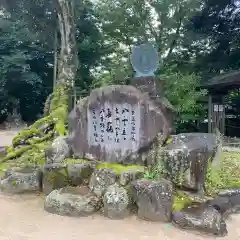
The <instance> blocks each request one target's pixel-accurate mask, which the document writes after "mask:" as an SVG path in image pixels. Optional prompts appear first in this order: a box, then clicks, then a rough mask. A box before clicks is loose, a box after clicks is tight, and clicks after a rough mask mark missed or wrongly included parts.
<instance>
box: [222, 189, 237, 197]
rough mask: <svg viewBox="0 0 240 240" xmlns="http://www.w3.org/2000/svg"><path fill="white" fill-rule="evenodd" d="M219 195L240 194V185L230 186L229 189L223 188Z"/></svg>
mask: <svg viewBox="0 0 240 240" xmlns="http://www.w3.org/2000/svg"><path fill="white" fill-rule="evenodd" d="M218 195H219V196H222V197H227V196H234V195H240V187H236V188H229V189H222V190H221V191H220V192H219V193H218Z"/></svg>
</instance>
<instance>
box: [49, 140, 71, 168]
mask: <svg viewBox="0 0 240 240" xmlns="http://www.w3.org/2000/svg"><path fill="white" fill-rule="evenodd" d="M70 155H71V148H70V146H69V144H68V137H66V136H64V137H63V136H59V137H57V138H56V139H54V140H53V142H52V144H51V146H49V147H48V148H46V149H45V161H46V163H47V164H51V163H61V162H63V161H64V159H66V158H68V157H70Z"/></svg>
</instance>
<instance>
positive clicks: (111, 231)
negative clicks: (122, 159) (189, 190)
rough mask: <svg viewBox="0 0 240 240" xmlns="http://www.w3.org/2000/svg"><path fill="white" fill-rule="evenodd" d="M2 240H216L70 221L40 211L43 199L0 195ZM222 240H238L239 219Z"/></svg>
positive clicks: (138, 224) (0, 136)
mask: <svg viewBox="0 0 240 240" xmlns="http://www.w3.org/2000/svg"><path fill="white" fill-rule="evenodd" d="M14 134H15V133H14V132H8V131H5V132H0V146H3V145H6V144H9V143H10V141H11V139H12V136H14ZM0 213H1V218H0V239H1V240H43V239H44V238H46V239H47V238H48V239H52V240H66V239H71V240H79V239H84V240H100V239H105V240H112V239H114V240H147V239H149V240H150V239H151V240H180V239H184V237H185V239H186V238H188V239H191V240H206V239H208V240H210V239H216V238H214V237H209V236H205V235H200V234H197V233H193V232H187V231H182V230H179V229H176V228H174V227H173V226H172V225H171V224H161V223H151V222H146V221H141V220H138V219H136V218H135V217H131V218H129V219H125V220H110V219H107V218H104V217H102V216H98V215H97V216H93V217H88V218H70V217H61V216H57V215H52V214H49V213H47V212H45V211H44V210H43V197H42V196H37V195H17V196H6V195H2V194H0ZM227 225H228V232H229V234H228V236H226V237H224V238H221V239H224V240H240V215H232V217H231V218H230V219H229V221H228V222H227Z"/></svg>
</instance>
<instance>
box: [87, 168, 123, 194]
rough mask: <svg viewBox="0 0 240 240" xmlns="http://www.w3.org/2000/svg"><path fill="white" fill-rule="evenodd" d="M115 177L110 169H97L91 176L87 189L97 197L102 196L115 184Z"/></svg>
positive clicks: (114, 173) (115, 174)
mask: <svg viewBox="0 0 240 240" xmlns="http://www.w3.org/2000/svg"><path fill="white" fill-rule="evenodd" d="M117 176H118V175H117V173H116V172H115V171H114V170H112V169H110V168H97V169H95V171H94V172H93V174H92V176H91V179H90V182H89V188H90V189H91V191H93V192H94V193H95V194H96V195H97V196H102V195H103V194H104V192H105V191H106V189H107V188H108V187H109V186H111V185H113V184H115V183H116V182H117Z"/></svg>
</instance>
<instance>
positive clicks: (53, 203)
mask: <svg viewBox="0 0 240 240" xmlns="http://www.w3.org/2000/svg"><path fill="white" fill-rule="evenodd" d="M100 207H101V200H100V198H99V197H97V196H96V195H95V194H94V193H93V192H91V191H90V190H89V189H88V187H86V186H82V187H65V188H61V189H56V190H54V191H52V192H51V193H50V194H49V195H48V196H47V197H46V199H45V202H44V209H45V210H46V211H47V212H49V213H54V214H58V215H63V216H72V217H84V216H89V215H92V214H94V213H95V212H97V211H98V210H99V209H100Z"/></svg>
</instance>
